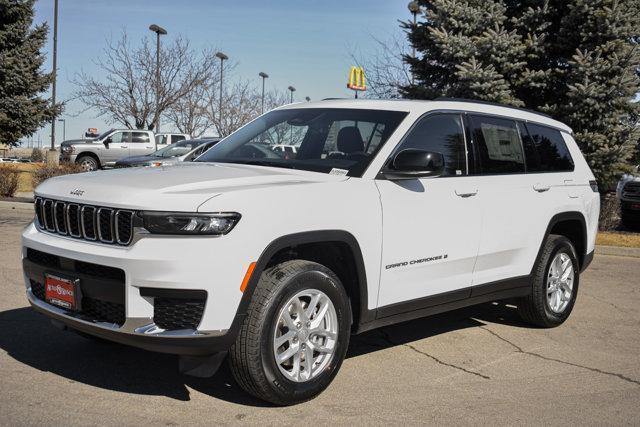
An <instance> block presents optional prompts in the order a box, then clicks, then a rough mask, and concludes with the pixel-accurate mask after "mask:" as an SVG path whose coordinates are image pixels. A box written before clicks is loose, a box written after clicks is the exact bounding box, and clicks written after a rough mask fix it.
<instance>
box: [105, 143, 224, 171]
mask: <svg viewBox="0 0 640 427" xmlns="http://www.w3.org/2000/svg"><path fill="white" fill-rule="evenodd" d="M218 141H220V138H214V139H187V140H184V141H180V142H174V143H173V144H171V145H168V146H166V147H164V148H161V149H159V150H158V151H156V152H155V153H153V154H148V155H146V156H131V157H125V158H124V159H120V160H118V161H117V162H116V165H115V167H117V168H126V167H131V166H152V167H154V166H168V165H173V164H176V163H179V162H190V161H193V159H195V158H196V157H198V156H199V155H200V154H202V153H204V152H205V151H207V150H208V149H209V148H211V147H213V146H214V145H215V144H216V143H217V142H218Z"/></svg>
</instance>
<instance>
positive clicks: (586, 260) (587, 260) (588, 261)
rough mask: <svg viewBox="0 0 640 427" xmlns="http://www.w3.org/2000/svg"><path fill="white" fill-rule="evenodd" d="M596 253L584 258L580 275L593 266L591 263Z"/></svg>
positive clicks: (593, 252)
mask: <svg viewBox="0 0 640 427" xmlns="http://www.w3.org/2000/svg"><path fill="white" fill-rule="evenodd" d="M595 253H596V251H591V252H589V253H588V254H586V255H585V256H584V261H582V265H581V266H580V273H582V272H583V271H585V270H586V269H587V267H589V265H591V262H592V261H593V256H594V255H595Z"/></svg>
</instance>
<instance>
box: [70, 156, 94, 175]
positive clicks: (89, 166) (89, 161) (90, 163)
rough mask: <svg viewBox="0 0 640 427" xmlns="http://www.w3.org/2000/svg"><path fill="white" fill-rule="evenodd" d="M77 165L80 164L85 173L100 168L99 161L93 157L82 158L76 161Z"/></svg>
mask: <svg viewBox="0 0 640 427" xmlns="http://www.w3.org/2000/svg"><path fill="white" fill-rule="evenodd" d="M76 163H77V164H79V165H80V167H81V168H82V169H83V170H84V171H85V172H91V171H95V170H98V168H99V167H100V164H99V163H98V161H97V160H96V159H95V158H93V157H91V156H82V157H80V158H79V159H78V160H76Z"/></svg>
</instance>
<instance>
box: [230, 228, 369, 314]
mask: <svg viewBox="0 0 640 427" xmlns="http://www.w3.org/2000/svg"><path fill="white" fill-rule="evenodd" d="M291 259H304V260H307V261H313V262H317V263H318V264H322V265H324V266H325V267H327V268H329V269H330V270H332V271H333V272H334V273H335V274H336V275H337V276H338V278H339V279H340V281H341V282H342V284H343V286H344V288H345V291H346V292H347V295H348V296H349V300H350V303H351V309H352V313H353V320H354V322H353V324H354V325H357V324H359V323H360V322H363V321H368V320H371V319H369V317H370V316H371V313H370V312H369V311H368V310H367V298H368V296H367V295H368V294H367V278H366V272H365V267H364V260H363V258H362V251H361V249H360V245H359V244H358V241H357V240H356V238H355V237H354V236H353V235H352V234H351V233H349V232H347V231H344V230H320V231H309V232H302V233H294V234H289V235H286V236H282V237H279V238H277V239H275V240H274V241H273V242H271V243H270V244H269V245H268V246H267V247H266V248H265V249H264V251H263V252H262V254H261V255H260V258H259V259H258V261H257V262H256V266H255V268H254V270H253V273H252V275H251V278H250V279H249V281H248V283H247V285H246V288H245V291H244V293H243V296H242V300H241V301H240V307H239V308H238V313H237V314H239V315H245V314H246V312H247V309H248V306H249V303H250V301H251V296H252V295H253V292H254V290H255V288H256V286H257V284H258V281H259V280H260V276H261V275H262V273H263V272H264V270H266V269H268V268H270V267H271V266H273V265H276V264H278V263H281V262H284V261H287V260H291Z"/></svg>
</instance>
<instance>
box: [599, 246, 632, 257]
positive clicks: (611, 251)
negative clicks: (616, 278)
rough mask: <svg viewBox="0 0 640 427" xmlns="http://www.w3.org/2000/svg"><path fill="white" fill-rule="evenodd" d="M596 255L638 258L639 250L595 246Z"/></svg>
mask: <svg viewBox="0 0 640 427" xmlns="http://www.w3.org/2000/svg"><path fill="white" fill-rule="evenodd" d="M596 255H613V256H624V257H631V258H640V248H625V247H622V246H603V245H596Z"/></svg>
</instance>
